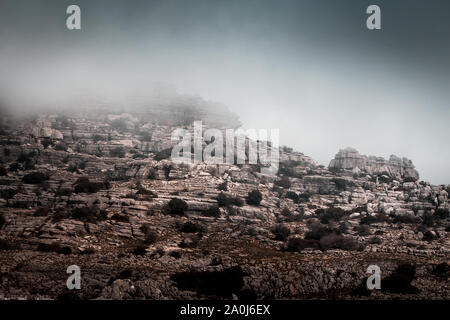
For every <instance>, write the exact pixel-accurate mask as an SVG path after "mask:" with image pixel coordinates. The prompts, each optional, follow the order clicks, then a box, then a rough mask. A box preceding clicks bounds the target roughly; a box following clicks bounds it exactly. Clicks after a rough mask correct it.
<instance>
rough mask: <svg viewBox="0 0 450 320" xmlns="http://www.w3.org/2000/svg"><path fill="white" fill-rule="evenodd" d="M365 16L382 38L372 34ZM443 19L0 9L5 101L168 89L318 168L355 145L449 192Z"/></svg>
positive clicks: (355, 10) (412, 8) (256, 6)
mask: <svg viewBox="0 0 450 320" xmlns="http://www.w3.org/2000/svg"><path fill="white" fill-rule="evenodd" d="M70 4H78V5H79V6H80V7H81V10H82V30H80V31H69V30H67V29H66V17H67V14H66V12H65V11H66V8H67V6H68V5H70ZM370 4H377V5H379V6H380V8H381V15H382V30H376V31H369V30H368V29H367V28H366V17H367V14H366V13H365V11H366V8H367V7H368V6H369V5H370ZM449 13H450V1H446V0H442V1H437V0H427V1H425V0H424V1H413V0H395V1H393V0H389V1H380V0H376V1H375V0H373V1H365V0H340V1H336V0H304V1H302V0H292V1H288V0H277V1H275V0H270V1H269V0H267V1H266V0H239V1H236V0H221V1H215V0H204V1H198V0H183V1H181V0H180V1H172V0H159V1H150V0H147V1H144V0H122V1H118V0H117V1H116V0H95V1H93V0H92V1H82V0H71V1H65V0H54V1H51V0H46V1H40V0H33V1H31V0H30V1H23V0H0V75H1V76H0V94H1V96H0V99H2V100H1V101H3V103H5V104H10V105H11V104H14V102H15V103H16V105H14V107H20V105H25V104H27V103H29V101H27V100H26V99H27V98H29V99H30V100H33V102H35V101H36V100H38V99H42V100H43V101H46V99H48V98H49V97H57V98H59V99H61V98H64V97H68V96H69V95H70V94H71V93H73V92H76V91H80V90H84V89H88V90H89V91H90V92H93V93H96V92H102V93H106V94H108V95H109V96H110V97H116V96H117V97H119V96H120V93H121V92H122V91H125V90H129V89H132V88H135V87H139V88H146V87H147V86H151V85H152V83H154V82H160V83H167V84H172V85H174V86H175V87H176V88H177V90H178V91H179V92H181V93H192V94H198V95H201V96H202V97H204V98H206V99H208V100H213V101H218V102H220V103H223V104H225V105H227V106H228V107H229V108H230V109H231V110H232V111H234V112H235V113H237V114H238V115H239V116H240V118H241V121H242V122H243V124H244V126H245V127H251V128H268V129H270V128H279V129H280V139H281V141H280V142H281V144H286V145H289V146H292V147H294V149H296V150H298V151H301V152H304V153H305V154H307V155H310V156H312V157H313V158H314V159H316V160H317V161H318V162H319V163H321V164H324V165H328V163H329V161H330V160H331V158H332V157H333V156H334V154H335V153H336V152H337V151H338V150H339V149H340V148H344V147H346V146H352V147H355V148H356V149H358V150H359V151H360V152H361V153H363V154H371V155H378V156H384V157H389V155H390V154H396V155H398V156H406V157H408V158H410V159H412V160H413V162H414V164H415V165H416V167H417V169H418V170H419V172H420V174H421V178H422V179H424V180H428V181H431V182H432V183H435V184H441V183H450V171H449V170H448V165H449V159H450V148H449V145H448V140H449V137H450V134H449V133H450V129H449V125H448V124H449V119H450V117H449V116H450V106H449V101H450V18H449ZM19 101H20V105H19V106H18V105H17V103H18V102H19Z"/></svg>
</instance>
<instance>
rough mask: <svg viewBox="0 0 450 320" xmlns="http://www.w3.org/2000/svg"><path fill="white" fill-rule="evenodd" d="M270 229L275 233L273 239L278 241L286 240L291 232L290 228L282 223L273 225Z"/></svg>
mask: <svg viewBox="0 0 450 320" xmlns="http://www.w3.org/2000/svg"><path fill="white" fill-rule="evenodd" d="M270 231H271V232H272V233H273V234H274V235H275V240H278V241H286V239H287V238H288V237H289V235H290V234H291V230H289V228H288V227H286V226H285V225H282V224H277V225H275V226H274V227H273V228H272V229H271V230H270Z"/></svg>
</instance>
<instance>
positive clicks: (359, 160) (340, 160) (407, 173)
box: [328, 148, 419, 181]
mask: <svg viewBox="0 0 450 320" xmlns="http://www.w3.org/2000/svg"><path fill="white" fill-rule="evenodd" d="M328 168H329V169H330V170H352V172H354V173H360V172H363V173H368V174H371V175H380V176H381V175H387V176H389V177H391V178H393V179H398V180H404V179H411V180H415V181H417V180H419V173H418V172H417V170H416V169H415V167H414V165H413V163H412V161H411V160H409V159H407V158H399V157H397V156H395V155H391V156H390V158H389V160H386V159H384V158H382V157H375V156H365V155H361V154H359V152H358V151H357V150H356V149H354V148H345V149H341V150H339V152H338V153H337V154H336V155H335V157H334V159H333V160H331V162H330V164H329V166H328Z"/></svg>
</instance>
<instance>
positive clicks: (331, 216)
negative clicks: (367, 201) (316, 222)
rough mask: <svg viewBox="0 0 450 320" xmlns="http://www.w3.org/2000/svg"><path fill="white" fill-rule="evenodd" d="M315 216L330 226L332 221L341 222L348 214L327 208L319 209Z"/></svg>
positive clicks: (339, 209)
mask: <svg viewBox="0 0 450 320" xmlns="http://www.w3.org/2000/svg"><path fill="white" fill-rule="evenodd" d="M315 214H316V215H317V216H318V217H319V219H320V221H321V222H322V223H324V224H328V223H329V222H330V221H331V220H333V221H339V220H340V219H341V218H342V217H343V216H344V215H345V214H346V212H345V211H344V210H343V209H341V208H326V209H317V210H316V211H315Z"/></svg>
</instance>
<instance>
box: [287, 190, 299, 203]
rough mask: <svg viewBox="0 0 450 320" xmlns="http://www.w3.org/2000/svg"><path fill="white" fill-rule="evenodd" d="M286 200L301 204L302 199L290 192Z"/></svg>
mask: <svg viewBox="0 0 450 320" xmlns="http://www.w3.org/2000/svg"><path fill="white" fill-rule="evenodd" d="M286 198H288V199H291V200H292V201H294V203H299V202H300V197H299V195H298V194H297V193H295V192H293V191H288V192H287V193H286Z"/></svg>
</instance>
